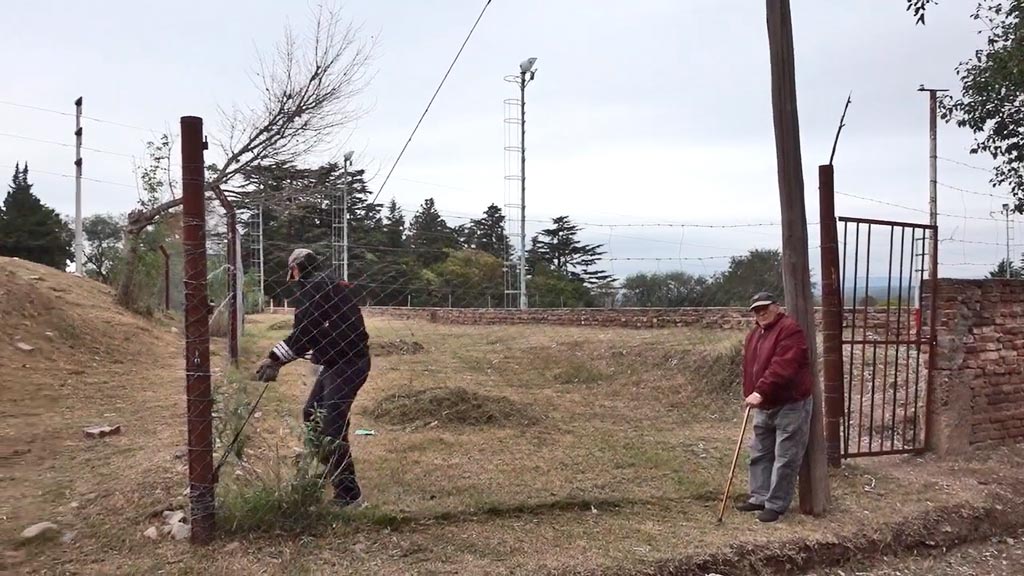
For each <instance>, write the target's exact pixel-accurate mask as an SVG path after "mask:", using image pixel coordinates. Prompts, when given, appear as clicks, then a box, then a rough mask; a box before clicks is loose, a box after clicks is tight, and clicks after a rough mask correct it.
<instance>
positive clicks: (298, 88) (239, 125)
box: [118, 6, 374, 306]
mask: <svg viewBox="0 0 1024 576" xmlns="http://www.w3.org/2000/svg"><path fill="white" fill-rule="evenodd" d="M373 48H374V43H373V42H372V41H370V42H367V41H365V40H363V39H362V38H361V35H360V30H359V29H358V28H357V27H355V26H354V25H352V24H351V23H349V22H347V21H345V20H344V19H343V18H342V16H341V14H340V12H339V11H338V10H337V9H334V8H327V7H323V6H321V7H319V8H318V9H317V10H316V11H315V12H314V14H313V17H312V30H311V31H310V33H309V34H308V35H297V34H296V33H295V32H294V31H293V30H292V29H291V28H290V27H286V28H285V33H284V37H283V39H282V40H281V42H279V43H278V45H277V46H276V48H275V50H274V51H273V52H272V53H270V54H258V55H257V57H258V64H257V70H256V72H255V74H254V78H253V80H254V83H255V85H256V88H257V89H258V90H259V93H260V101H259V104H257V105H255V106H250V107H239V106H234V107H233V108H232V109H231V110H224V109H221V110H220V113H221V124H222V126H221V130H222V135H221V136H219V137H217V136H215V137H214V138H213V141H214V143H215V145H216V146H217V147H218V148H219V149H220V151H221V153H222V155H223V161H222V162H221V163H220V164H219V165H218V166H216V167H215V168H213V169H212V170H211V171H210V172H209V173H208V174H207V184H206V190H213V189H214V188H217V187H221V186H226V185H228V184H231V183H232V182H235V181H237V180H238V179H239V178H240V177H241V176H243V175H244V174H245V173H246V172H247V171H248V170H249V169H251V168H253V167H254V166H256V165H259V164H265V163H279V162H297V161H298V160H300V159H302V158H304V157H306V156H308V155H311V154H314V153H316V152H319V151H322V150H324V149H326V148H327V147H328V146H329V144H330V143H331V140H332V139H333V138H335V137H337V136H338V132H339V131H340V130H341V129H344V128H346V127H348V126H351V125H352V123H353V122H354V121H355V120H356V119H357V118H358V117H359V116H360V114H361V109H360V108H359V107H358V106H357V104H356V101H357V98H358V96H359V95H360V94H361V93H362V91H363V90H364V89H365V88H366V87H367V85H368V84H369V81H370V79H371V73H370V61H371V57H372V54H373ZM181 203H182V200H181V198H180V197H173V196H172V198H171V199H170V200H167V201H166V202H162V203H160V204H158V205H156V206H149V207H141V208H139V209H137V210H134V211H132V212H131V213H129V215H128V222H127V225H126V226H125V233H126V236H127V238H126V240H127V241H126V242H125V260H126V262H125V266H126V268H127V269H133V268H134V267H136V266H137V256H136V257H133V254H136V255H137V250H136V251H134V252H133V251H132V250H131V249H130V246H131V245H133V244H136V243H137V240H138V236H139V234H141V233H142V232H143V231H144V230H145V229H146V228H148V227H149V226H150V225H152V224H153V223H154V222H156V221H157V220H158V219H159V218H161V217H162V216H163V215H165V214H167V213H168V212H170V211H171V210H174V209H175V208H177V207H179V206H181ZM126 276H129V275H126ZM129 292H130V290H128V287H127V286H123V285H122V286H120V287H119V290H118V298H119V301H120V302H121V304H122V305H126V306H130V305H131V303H130V302H129V300H130V294H129Z"/></svg>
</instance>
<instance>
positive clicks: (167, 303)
mask: <svg viewBox="0 0 1024 576" xmlns="http://www.w3.org/2000/svg"><path fill="white" fill-rule="evenodd" d="M160 254H163V257H164V312H170V311H171V255H170V254H169V253H168V252H167V248H166V247H165V246H164V245H163V244H161V245H160Z"/></svg>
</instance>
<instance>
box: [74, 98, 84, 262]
mask: <svg viewBox="0 0 1024 576" xmlns="http://www.w3.org/2000/svg"><path fill="white" fill-rule="evenodd" d="M84 238H85V236H84V234H83V233H82V97H81V96H79V97H78V98H77V99H75V274H77V275H79V276H84V275H85V247H84V246H85V240H84Z"/></svg>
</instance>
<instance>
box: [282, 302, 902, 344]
mask: <svg viewBox="0 0 1024 576" xmlns="http://www.w3.org/2000/svg"><path fill="white" fill-rule="evenodd" d="M278 310H282V309H278ZM364 310H365V313H366V314H367V316H371V317H386V318H394V319H398V320H426V321H430V322H437V323H440V324H461V325H477V326H493V325H511V324H538V325H549V326H598V327H604V328H638V329H646V328H672V327H681V326H691V327H699V328H710V329H717V330H746V329H748V328H750V326H751V322H752V318H751V316H750V312H748V311H747V310H746V309H745V308H535V309H530V310H525V311H522V310H515V309H507V308H406V307H380V306H368V307H366V308H365V309H364ZM815 314H816V316H817V319H818V321H819V322H820V320H821V318H820V317H821V310H820V309H817V310H815ZM851 315H852V312H851V311H850V310H847V311H846V319H845V322H846V325H847V326H850V325H854V324H855V325H856V330H857V334H858V335H859V334H860V333H861V332H862V330H863V329H864V327H865V326H866V327H867V332H868V333H869V334H874V335H876V336H881V335H882V333H884V332H885V330H886V328H888V331H889V333H890V336H895V332H896V330H897V314H896V312H895V311H894V310H893V311H887V310H886V309H885V308H869V309H867V310H865V309H863V308H859V309H857V311H856V320H855V321H854V320H853V318H852V317H851ZM899 325H901V326H902V327H901V328H900V331H901V333H902V335H903V337H906V334H907V333H908V331H909V330H910V329H911V327H912V326H913V325H914V316H913V315H912V311H911V310H909V309H904V310H903V312H902V313H901V315H900V322H899Z"/></svg>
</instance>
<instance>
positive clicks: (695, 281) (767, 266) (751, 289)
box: [621, 249, 785, 308]
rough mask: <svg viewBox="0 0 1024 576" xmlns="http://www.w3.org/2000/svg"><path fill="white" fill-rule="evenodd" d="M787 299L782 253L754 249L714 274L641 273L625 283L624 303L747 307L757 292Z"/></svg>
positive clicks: (625, 304)
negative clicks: (769, 293) (783, 281)
mask: <svg viewBox="0 0 1024 576" xmlns="http://www.w3.org/2000/svg"><path fill="white" fill-rule="evenodd" d="M761 291H769V292H773V293H774V294H775V295H776V296H777V297H779V298H780V299H783V300H784V298H785V294H784V293H783V292H784V289H783V284H782V253H781V252H780V251H779V250H777V249H754V250H750V251H749V252H747V254H745V255H743V256H737V257H733V258H731V259H730V260H729V267H728V268H726V269H725V270H724V271H722V272H719V273H718V274H714V275H712V276H699V275H693V274H689V273H687V272H682V271H679V272H667V273H643V272H641V273H637V274H633V275H631V276H628V277H627V278H626V279H625V280H624V281H623V283H622V295H621V300H622V305H623V306H638V307H669V308H670V307H701V306H746V305H747V303H748V302H749V300H750V297H751V296H752V295H754V294H756V293H757V292H761Z"/></svg>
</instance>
